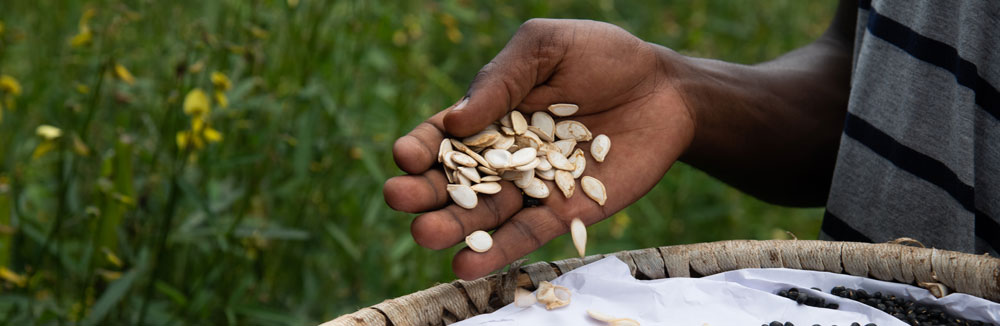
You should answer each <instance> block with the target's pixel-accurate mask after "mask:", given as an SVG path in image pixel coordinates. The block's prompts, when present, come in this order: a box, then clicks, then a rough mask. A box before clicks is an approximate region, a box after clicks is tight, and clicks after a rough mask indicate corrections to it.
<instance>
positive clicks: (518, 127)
mask: <svg viewBox="0 0 1000 326" xmlns="http://www.w3.org/2000/svg"><path fill="white" fill-rule="evenodd" d="M510 123H511V128H513V129H514V133H515V134H518V135H520V134H523V133H524V132H525V131H527V130H528V121H526V120H524V115H522V114H521V112H518V111H510Z"/></svg>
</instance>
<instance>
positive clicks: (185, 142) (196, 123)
mask: <svg viewBox="0 0 1000 326" xmlns="http://www.w3.org/2000/svg"><path fill="white" fill-rule="evenodd" d="M176 137H177V138H176V140H177V147H178V148H180V149H182V150H184V149H187V148H188V146H191V147H194V148H195V149H202V148H205V143H206V142H207V143H218V142H220V141H222V133H220V132H219V131H218V130H215V129H213V128H212V127H210V126H208V124H207V123H206V122H205V120H203V119H202V118H200V117H193V118H191V130H183V131H179V132H177V136H176Z"/></svg>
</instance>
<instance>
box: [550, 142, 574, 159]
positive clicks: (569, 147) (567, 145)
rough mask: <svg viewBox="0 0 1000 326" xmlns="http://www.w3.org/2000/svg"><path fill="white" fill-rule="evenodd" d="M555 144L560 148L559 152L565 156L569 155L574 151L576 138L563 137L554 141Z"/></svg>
mask: <svg viewBox="0 0 1000 326" xmlns="http://www.w3.org/2000/svg"><path fill="white" fill-rule="evenodd" d="M553 145H555V146H556V147H558V148H559V152H560V153H562V155H563V156H566V157H569V154H570V153H572V152H573V148H574V147H576V140H573V139H563V140H560V141H557V142H554V143H553Z"/></svg>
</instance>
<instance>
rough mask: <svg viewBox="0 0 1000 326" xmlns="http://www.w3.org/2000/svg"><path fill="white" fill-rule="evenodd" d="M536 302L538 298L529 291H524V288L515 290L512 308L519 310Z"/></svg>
mask: <svg viewBox="0 0 1000 326" xmlns="http://www.w3.org/2000/svg"><path fill="white" fill-rule="evenodd" d="M536 302H538V298H536V297H535V296H534V295H532V294H531V291H528V290H525V289H524V288H517V290H514V306H515V307H519V308H527V307H530V306H532V305H534V304H535V303H536Z"/></svg>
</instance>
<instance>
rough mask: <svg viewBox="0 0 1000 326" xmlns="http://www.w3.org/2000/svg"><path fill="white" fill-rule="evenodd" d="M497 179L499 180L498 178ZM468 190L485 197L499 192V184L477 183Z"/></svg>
mask: <svg viewBox="0 0 1000 326" xmlns="http://www.w3.org/2000/svg"><path fill="white" fill-rule="evenodd" d="M497 179H499V177H498V178H497ZM469 188H472V191H475V192H477V193H480V194H487V195H492V194H495V193H498V192H500V184H499V183H496V182H483V183H477V184H475V185H473V186H472V187H469Z"/></svg>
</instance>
